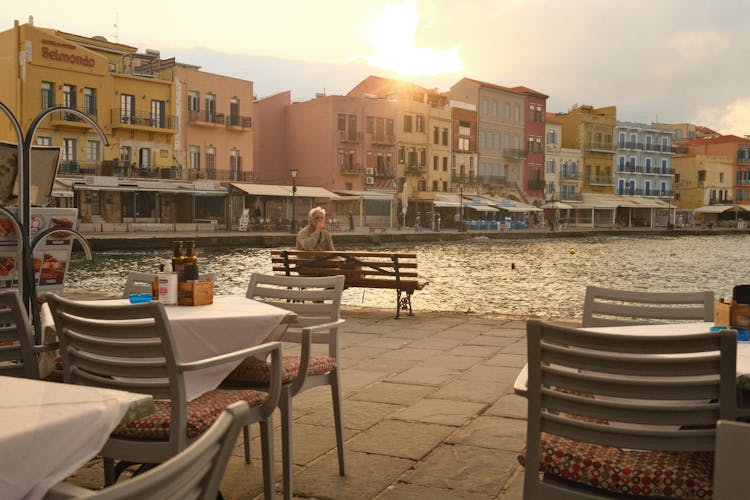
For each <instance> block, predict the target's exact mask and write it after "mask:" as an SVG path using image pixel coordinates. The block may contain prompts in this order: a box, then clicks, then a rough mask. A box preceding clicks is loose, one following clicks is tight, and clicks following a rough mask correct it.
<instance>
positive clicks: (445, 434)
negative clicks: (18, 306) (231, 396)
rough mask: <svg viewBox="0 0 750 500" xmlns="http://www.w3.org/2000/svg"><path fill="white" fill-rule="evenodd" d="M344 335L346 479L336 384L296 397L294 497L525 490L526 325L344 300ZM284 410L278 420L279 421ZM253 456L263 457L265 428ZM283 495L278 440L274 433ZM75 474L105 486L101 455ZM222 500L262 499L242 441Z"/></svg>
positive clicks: (510, 494) (464, 495)
mask: <svg viewBox="0 0 750 500" xmlns="http://www.w3.org/2000/svg"><path fill="white" fill-rule="evenodd" d="M342 316H343V317H344V318H345V319H346V320H347V322H346V324H345V325H344V327H343V330H342V331H340V342H341V345H340V358H341V359H340V364H341V369H342V380H343V384H342V385H343V396H344V425H345V440H346V443H345V450H346V461H347V462H346V467H347V475H346V476H345V477H340V476H339V475H338V466H337V459H336V445H335V434H334V429H333V412H332V409H331V398H330V388H328V387H318V388H315V389H311V390H308V391H306V392H305V393H303V394H301V395H299V396H297V397H296V398H294V403H293V407H294V436H293V443H294V452H293V461H294V495H295V497H299V498H316V499H317V498H320V499H323V498H325V499H329V498H330V499H354V498H357V499H362V498H364V499H370V498H376V499H383V500H386V499H438V500H439V499H451V500H453V499H488V498H490V499H502V500H516V499H521V498H522V496H523V494H522V493H523V468H522V467H520V466H519V464H518V462H517V460H516V454H517V452H518V451H519V450H520V449H522V448H523V446H524V445H525V433H526V419H525V418H526V400H525V399H524V398H522V397H519V396H516V395H514V394H513V382H514V381H515V378H516V376H517V374H518V372H519V370H520V369H521V367H523V365H524V364H525V362H526V341H525V338H526V331H525V321H523V320H521V319H513V318H507V317H505V318H504V317H488V316H475V315H471V314H464V313H445V312H431V311H416V312H415V315H414V316H411V317H410V316H408V315H407V316H404V317H402V319H400V320H396V319H394V318H393V311H391V310H384V309H373V308H353V307H345V308H344V309H343V310H342ZM278 422H279V418H278V417H276V419H275V424H276V426H277V427H278ZM253 434H254V440H253V454H254V455H256V456H259V451H260V440H259V437H258V429H257V425H256V426H253ZM275 441H276V444H275V458H276V476H277V493H278V495H279V496H280V495H281V490H280V487H281V486H280V481H281V463H280V455H281V445H280V438H279V435H278V430H277V432H276V439H275ZM72 481H73V482H76V483H78V484H81V485H84V486H88V487H101V481H102V471H101V463H100V461H99V460H94V461H92V462H91V463H90V464H89V465H88V466H87V467H85V468H84V469H81V470H80V471H78V473H77V474H76V475H75V476H74V477H73V478H72ZM221 491H222V493H223V495H224V498H226V499H230V500H231V499H254V498H262V480H261V462H260V460H259V459H258V460H253V462H252V463H251V464H245V462H244V458H243V452H242V446H241V440H240V441H239V442H238V446H237V448H236V450H235V452H234V454H233V457H232V459H231V461H230V463H229V466H228V468H227V473H226V475H225V477H224V481H223V483H222V487H221Z"/></svg>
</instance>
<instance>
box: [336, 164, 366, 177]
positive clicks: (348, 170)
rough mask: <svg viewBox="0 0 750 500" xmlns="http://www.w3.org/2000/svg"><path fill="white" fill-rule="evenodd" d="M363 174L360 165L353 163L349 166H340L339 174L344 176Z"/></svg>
mask: <svg viewBox="0 0 750 500" xmlns="http://www.w3.org/2000/svg"><path fill="white" fill-rule="evenodd" d="M363 172H364V169H363V168H362V164H361V163H354V164H351V165H341V173H342V174H344V175H347V174H352V175H361V174H362V173H363Z"/></svg>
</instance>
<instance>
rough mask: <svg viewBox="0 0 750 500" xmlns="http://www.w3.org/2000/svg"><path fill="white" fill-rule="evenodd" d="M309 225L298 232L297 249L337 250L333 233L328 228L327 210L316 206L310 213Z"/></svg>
mask: <svg viewBox="0 0 750 500" xmlns="http://www.w3.org/2000/svg"><path fill="white" fill-rule="evenodd" d="M308 220H309V222H308V225H307V226H305V227H303V228H302V229H300V230H299V232H298V233H297V250H335V248H334V247H333V238H332V237H331V233H329V232H328V231H327V230H326V228H325V227H326V211H325V209H324V208H321V207H315V208H313V209H312V210H310V212H309V213H308Z"/></svg>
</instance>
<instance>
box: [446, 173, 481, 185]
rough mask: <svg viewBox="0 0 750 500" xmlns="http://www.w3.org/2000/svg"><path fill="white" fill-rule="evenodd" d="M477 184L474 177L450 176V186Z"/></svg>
mask: <svg viewBox="0 0 750 500" xmlns="http://www.w3.org/2000/svg"><path fill="white" fill-rule="evenodd" d="M476 182H477V179H476V177H474V175H451V184H463V185H467V184H475V183H476Z"/></svg>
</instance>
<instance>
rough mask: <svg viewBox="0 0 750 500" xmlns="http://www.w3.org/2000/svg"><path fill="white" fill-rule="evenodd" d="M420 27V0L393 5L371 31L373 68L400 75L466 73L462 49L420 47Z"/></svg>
mask: <svg viewBox="0 0 750 500" xmlns="http://www.w3.org/2000/svg"><path fill="white" fill-rule="evenodd" d="M418 25H419V11H418V10H417V5H416V0H405V1H404V3H403V4H389V5H387V6H386V7H385V8H384V9H383V11H382V12H381V14H380V15H379V16H378V17H377V18H376V19H375V22H374V23H373V25H372V27H371V28H370V30H369V36H368V38H369V42H370V44H371V45H372V48H373V51H374V55H372V56H369V57H367V58H366V59H367V62H368V63H369V64H370V65H372V66H377V67H379V68H383V69H387V70H391V71H395V72H396V73H398V74H399V75H400V76H434V75H439V74H441V73H457V72H460V71H462V70H463V68H464V66H463V63H462V62H461V55H460V47H459V46H456V47H452V48H450V49H447V50H440V49H435V48H425V47H417V45H416V42H415V40H414V35H415V34H416V32H417V27H418Z"/></svg>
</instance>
